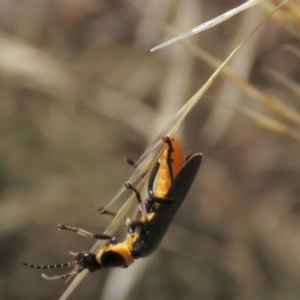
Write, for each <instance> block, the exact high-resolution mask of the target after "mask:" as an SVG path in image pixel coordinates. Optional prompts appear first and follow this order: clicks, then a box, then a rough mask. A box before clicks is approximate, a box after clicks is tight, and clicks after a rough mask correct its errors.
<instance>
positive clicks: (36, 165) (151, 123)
mask: <svg viewBox="0 0 300 300" xmlns="http://www.w3.org/2000/svg"><path fill="white" fill-rule="evenodd" d="M241 3H243V1H233V0H228V1H227V0H219V1H218V0H210V1H208V0H203V1H200V0H198V1H197V0H180V1H172V0H163V1H155V0H152V1H146V2H145V1H144V2H143V1H133V3H131V2H130V1H128V2H127V1H95V0H60V1H46V0H38V1H34V0H28V1H26V2H24V1H16V0H2V1H1V3H0V96H1V101H0V116H1V117H0V122H1V126H0V154H1V155H0V192H1V194H0V239H1V247H0V254H1V255H0V257H1V269H0V298H1V299H7V300H12V299H57V298H58V297H59V295H60V294H61V293H62V292H63V291H64V289H65V288H66V285H65V284H64V283H63V282H62V281H57V282H47V281H45V280H42V279H41V278H40V272H39V271H37V270H32V269H28V268H25V267H23V266H21V265H20V262H21V261H26V262H32V263H36V264H53V263H60V262H65V261H68V260H70V258H71V257H70V256H69V255H68V251H70V250H71V251H82V250H89V249H90V248H91V246H92V245H93V243H94V241H91V240H89V239H86V238H82V237H80V236H76V235H74V234H71V233H68V232H58V231H57V230H56V225H57V224H58V223H60V222H64V223H66V224H69V225H74V226H80V227H82V228H85V229H87V230H90V231H92V232H99V233H101V232H103V231H104V229H105V227H106V226H107V225H108V224H109V222H110V219H109V217H108V216H100V215H99V214H98V212H97V207H100V206H103V205H105V204H106V203H107V202H108V201H109V200H110V199H111V197H112V196H113V195H114V194H115V192H116V191H117V189H118V188H119V187H120V185H121V184H122V182H123V181H124V180H126V178H127V176H128V174H129V171H130V167H129V166H127V165H126V164H125V163H124V161H123V157H124V156H126V155H128V156H130V157H133V158H134V159H137V158H138V157H139V155H140V154H141V153H142V151H143V149H144V148H145V147H146V145H147V143H148V142H149V141H150V140H151V139H152V138H153V137H155V136H156V135H157V133H158V132H159V131H160V129H161V128H162V126H164V125H165V123H166V122H167V121H168V120H169V119H170V118H171V117H172V116H173V115H174V113H175V112H176V111H177V110H178V109H179V108H180V107H181V106H182V105H183V104H184V103H185V101H186V100H187V99H188V98H190V97H191V96H192V95H193V93H195V91H196V90H198V89H199V87H200V86H201V85H202V84H203V83H205V81H206V80H207V79H208V77H209V76H210V75H211V73H212V72H213V71H214V69H213V68H212V67H211V66H212V65H213V64H214V63H217V62H218V61H216V60H212V59H213V58H215V59H218V60H219V61H220V62H221V61H222V60H223V59H225V58H226V56H227V55H228V54H229V53H230V52H231V51H232V50H233V49H234V48H235V47H236V46H237V45H238V44H239V43H240V42H241V41H243V39H244V38H245V37H246V36H247V35H248V34H249V33H250V32H251V30H252V29H253V28H254V27H255V25H256V24H258V22H259V21H260V20H261V19H262V18H263V16H264V15H265V13H266V11H268V10H269V9H270V6H271V5H272V3H273V2H271V1H270V2H266V3H264V5H262V6H259V7H255V8H251V9H249V10H248V11H245V12H244V13H242V14H240V15H238V16H235V17H234V18H232V19H230V20H228V21H226V22H224V23H222V24H220V25H218V26H217V27H214V28H212V29H210V30H208V31H206V32H203V33H200V34H198V35H196V36H194V37H192V38H191V41H193V42H194V45H197V47H200V48H199V49H202V50H199V49H198V51H202V52H201V53H202V59H201V60H200V59H199V56H196V55H195V52H193V51H192V50H191V49H188V48H185V47H184V46H182V45H180V44H178V45H177V44H176V45H172V46H170V47H169V48H166V49H164V50H161V51H158V52H155V53H150V52H149V49H150V48H151V47H153V46H155V45H157V44H159V43H160V42H161V41H162V40H165V39H167V38H169V37H170V36H168V35H167V34H165V33H164V31H163V26H162V24H164V23H168V24H172V26H174V27H176V29H177V30H178V31H179V32H184V31H186V30H188V29H190V28H192V27H194V26H196V25H197V24H200V23H202V22H204V21H206V20H209V19H211V18H213V17H216V16H218V15H220V14H221V13H224V12H226V11H227V10H229V9H232V8H233V7H235V6H237V5H239V4H241ZM277 3H279V1H278V2H277ZM292 5H293V6H292ZM136 6H138V8H139V9H137V7H136ZM299 7H300V5H299V2H298V1H294V2H293V3H290V4H289V5H287V6H286V7H285V8H283V9H282V10H281V13H280V14H276V15H274V17H273V18H272V19H270V20H269V21H268V22H266V23H265V24H264V25H263V26H262V28H261V29H260V30H259V32H257V33H256V34H255V36H254V37H253V38H252V39H251V40H250V41H249V42H248V43H247V44H246V45H245V46H244V47H243V49H241V51H240V52H239V54H238V55H237V56H236V57H235V59H234V60H233V61H232V62H231V64H230V68H231V70H233V71H228V72H229V75H228V72H227V73H226V77H223V78H221V77H220V79H219V80H218V81H217V82H216V83H215V84H214V86H213V87H212V88H211V89H210V90H209V93H208V94H207V96H206V97H205V98H204V99H203V100H202V102H200V103H199V104H198V105H197V106H196V107H195V108H194V109H193V111H192V112H191V113H190V115H189V116H188V118H187V119H186V122H185V124H184V127H183V128H181V131H180V133H179V136H180V138H181V140H182V143H183V144H184V147H185V149H186V151H189V150H193V151H201V152H202V153H203V154H204V162H203V165H202V167H201V170H200V173H199V176H198V177H197V180H196V182H195V184H194V185H193V188H192V190H191V192H190V194H189V197H188V198H187V200H186V202H185V203H184V205H183V207H182V209H181V210H180V212H179V213H178V215H177V217H176V219H175V220H174V224H173V225H172V226H171V228H170V230H169V232H168V234H167V235H166V237H165V239H164V241H163V243H162V245H161V246H160V248H159V249H158V250H157V251H156V252H155V253H154V254H153V255H152V256H151V257H149V258H147V259H144V260H139V261H137V262H135V264H134V265H133V266H132V267H130V268H129V269H127V270H116V271H114V273H110V271H102V272H98V273H95V274H91V275H88V277H87V278H86V279H85V281H84V282H83V283H82V284H81V285H80V286H79V288H78V289H77V290H76V291H75V292H74V294H73V295H72V296H71V297H70V299H107V298H108V299H110V300H112V299H141V298H142V299H145V300H147V299H172V298H175V299H212V300H214V299H246V300H247V299H249V300H250V299H264V300H265V299H299V297H300V287H299V284H298V282H299V280H300V220H299V218H300V216H299V207H300V205H299V204H300V202H299V195H298V194H299V190H300V183H299V182H300V174H299V172H300V159H299V158H298V157H299V142H298V137H299V135H298V125H297V123H298V122H297V120H299V119H300V118H299V117H298V113H297V112H298V111H299V92H298V94H297V91H298V90H297V89H299V86H298V85H297V82H298V81H299V70H300V68H299V66H300V63H299V56H297V53H298V52H297V46H299V41H298V38H299V34H298V31H299V29H298V28H299V27H297V26H296V25H297V24H298V25H299V13H298V12H299ZM297 8H298V10H297ZM154 17H155V18H154ZM157 20H158V21H159V22H158V21H157ZM297 22H298V23H297ZM204 51H205V52H204ZM198 53H199V52H198ZM208 53H209V54H210V55H211V56H212V57H211V58H210V57H208V56H207V55H208ZM230 74H233V75H230ZM237 75H238V76H240V77H242V79H240V78H239V77H237ZM278 75H281V77H280V76H278ZM234 78H238V79H234ZM286 79H288V80H289V81H288V84H287V82H286ZM249 84H250V85H249ZM291 85H292V87H293V88H292V87H291ZM249 88H250V89H249ZM252 88H254V89H253V90H252ZM249 91H255V92H256V93H260V94H255V93H254V92H252V93H251V92H249ZM262 93H263V94H262ZM254 99H255V100H257V99H266V101H265V102H264V101H254ZM274 99H279V100H280V101H281V102H280V103H281V104H278V100H276V101H277V102H276V101H275V100H274ZM271 100H274V101H275V102H274V101H273V102H271ZM262 103H263V104H267V107H266V106H263V105H262ZM274 103H275V104H274ZM236 107H239V109H235V108H236ZM273 107H277V109H275V110H270V108H273ZM278 107H281V108H280V109H278ZM244 112H246V114H247V115H248V116H249V115H250V118H248V117H246V116H245V114H244ZM264 116H268V118H270V119H267V118H265V117H264ZM288 116H290V117H288ZM274 120H276V121H277V122H280V124H284V125H285V126H287V130H280V126H279V125H278V123H275V121H274ZM272 122H273V123H272ZM294 124H296V125H294ZM298 124H299V123H298ZM260 125H263V126H260ZM276 128H277V131H276ZM268 129H272V130H268ZM280 132H281V133H280ZM282 132H283V133H282ZM291 132H292V133H294V134H290V133H291ZM115 209H118V207H116V208H115ZM60 271H62V270H56V271H53V272H50V271H49V272H48V273H47V274H50V275H51V274H57V273H59V272H60ZM62 272H63V271H62ZM129 280H132V282H133V284H132V285H128V286H127V287H128V289H127V290H126V289H125V287H124V286H125V284H126V282H127V281H129ZM112 292H115V295H113V293H112ZM117 292H119V293H121V295H123V297H120V296H117V295H116V294H117ZM126 295H127V296H126ZM126 297H127V298H126Z"/></svg>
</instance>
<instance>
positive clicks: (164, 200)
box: [145, 136, 174, 213]
mask: <svg viewBox="0 0 300 300" xmlns="http://www.w3.org/2000/svg"><path fill="white" fill-rule="evenodd" d="M162 140H163V142H164V143H166V144H167V146H168V154H167V164H168V169H169V174H170V178H171V189H173V190H174V175H173V168H172V158H171V155H172V151H173V146H172V141H171V139H170V138H169V137H168V136H164V137H163V138H162ZM159 166H160V164H159V162H157V163H156V166H155V167H154V169H153V171H152V173H151V176H150V178H149V182H148V193H149V197H150V199H148V200H147V202H146V203H145V206H146V210H147V213H149V212H154V211H155V207H154V203H159V204H166V205H169V204H172V203H174V198H173V197H156V196H155V194H154V192H153V185H154V181H155V178H156V175H157V172H158V170H159ZM173 194H174V191H173Z"/></svg>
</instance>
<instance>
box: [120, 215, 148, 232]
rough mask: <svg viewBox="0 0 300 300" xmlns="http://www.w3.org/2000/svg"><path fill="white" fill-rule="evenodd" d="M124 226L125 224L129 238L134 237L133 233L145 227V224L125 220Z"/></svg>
mask: <svg viewBox="0 0 300 300" xmlns="http://www.w3.org/2000/svg"><path fill="white" fill-rule="evenodd" d="M125 224H126V227H127V231H128V233H129V234H130V235H131V236H133V235H134V232H135V230H136V228H138V227H144V226H145V222H143V221H137V220H133V221H130V219H129V218H126V220H125Z"/></svg>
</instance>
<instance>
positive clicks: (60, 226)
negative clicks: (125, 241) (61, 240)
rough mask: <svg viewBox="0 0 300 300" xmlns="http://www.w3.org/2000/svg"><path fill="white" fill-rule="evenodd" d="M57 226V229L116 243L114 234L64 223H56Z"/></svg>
mask: <svg viewBox="0 0 300 300" xmlns="http://www.w3.org/2000/svg"><path fill="white" fill-rule="evenodd" d="M57 228H58V229H59V230H68V231H71V232H74V233H77V234H79V235H82V236H86V237H89V238H92V239H96V240H109V241H110V242H111V244H113V245H116V244H117V243H118V242H117V239H116V238H115V237H114V236H111V235H107V234H101V233H91V232H88V231H86V230H83V229H81V228H77V227H71V226H68V225H64V224H58V225H57Z"/></svg>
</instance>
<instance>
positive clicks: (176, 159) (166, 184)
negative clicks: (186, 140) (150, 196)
mask: <svg viewBox="0 0 300 300" xmlns="http://www.w3.org/2000/svg"><path fill="white" fill-rule="evenodd" d="M171 142H172V147H173V151H172V153H171V165H172V170H173V176H174V178H175V177H176V176H177V174H178V172H179V171H180V169H181V168H182V166H183V164H184V161H185V160H184V155H183V150H182V148H181V145H180V143H179V141H178V139H177V138H176V137H173V138H172V139H171ZM167 156H168V147H166V149H165V150H164V151H163V153H162V154H161V156H160V159H159V162H160V167H159V170H158V174H157V181H156V190H155V193H154V194H155V196H156V197H160V198H163V197H165V195H166V194H167V192H168V190H169V189H170V187H171V177H170V172H169V168H168V164H167Z"/></svg>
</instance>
